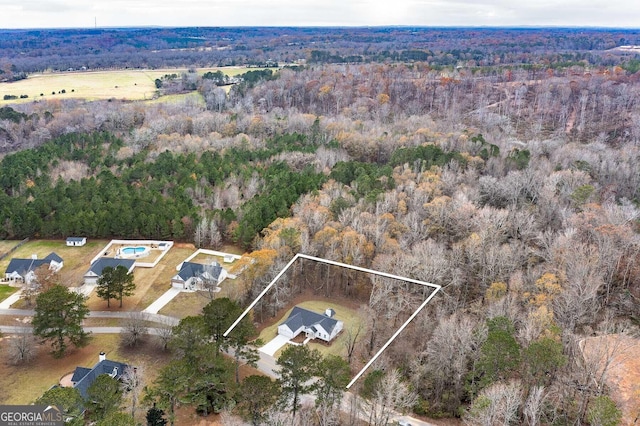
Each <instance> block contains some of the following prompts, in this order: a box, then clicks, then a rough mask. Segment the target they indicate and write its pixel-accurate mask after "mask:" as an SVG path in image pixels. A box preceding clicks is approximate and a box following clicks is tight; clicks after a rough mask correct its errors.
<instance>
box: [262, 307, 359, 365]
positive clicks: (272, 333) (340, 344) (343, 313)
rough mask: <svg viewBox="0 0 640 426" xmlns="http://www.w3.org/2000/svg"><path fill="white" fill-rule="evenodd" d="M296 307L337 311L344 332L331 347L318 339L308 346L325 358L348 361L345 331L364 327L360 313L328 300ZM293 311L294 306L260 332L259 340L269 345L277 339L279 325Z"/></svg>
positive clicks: (320, 310) (320, 311) (276, 354)
mask: <svg viewBox="0 0 640 426" xmlns="http://www.w3.org/2000/svg"><path fill="white" fill-rule="evenodd" d="M296 306H300V307H301V308H305V309H308V310H310V311H314V312H319V313H322V312H324V311H325V309H327V308H332V309H333V310H334V311H336V315H335V318H336V319H337V320H340V321H342V322H344V328H343V331H342V332H341V333H340V334H338V336H337V337H336V338H335V339H334V340H333V341H332V342H331V344H329V345H327V344H324V343H319V340H317V339H316V340H312V341H310V342H309V343H308V345H309V348H311V349H317V350H319V351H320V353H322V355H323V356H327V355H330V354H331V355H337V356H341V357H344V358H345V359H346V355H347V352H346V348H345V342H346V333H345V331H346V330H349V329H355V328H357V327H358V326H359V325H362V326H363V327H364V322H363V320H362V318H360V316H359V315H358V311H356V310H354V309H351V308H348V307H346V306H342V305H338V304H337V303H335V302H333V301H326V300H309V301H305V302H300V303H297V304H296ZM292 310H293V306H291V308H290V309H288V310H287V311H286V312H285V313H284V315H282V316H280V317H279V318H278V319H277V321H275V322H273V323H272V324H270V325H268V326H267V327H265V328H264V329H262V331H261V332H260V336H259V338H260V339H262V341H263V342H264V343H268V342H269V341H270V340H271V339H273V338H274V337H276V335H277V334H278V325H280V324H282V323H283V322H284V321H285V320H286V319H287V318H288V317H289V314H290V313H291V311H292ZM361 334H364V333H363V332H362V333H361ZM281 351H282V349H280V350H278V351H277V352H276V353H275V355H274V357H275V358H278V356H279V355H280V352H281Z"/></svg>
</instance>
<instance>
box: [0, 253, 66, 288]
mask: <svg viewBox="0 0 640 426" xmlns="http://www.w3.org/2000/svg"><path fill="white" fill-rule="evenodd" d="M63 263H64V262H63V261H62V258H61V257H60V256H58V255H57V254H55V253H53V252H51V253H49V254H48V255H47V257H45V258H44V259H38V257H37V256H36V255H33V256H32V257H31V259H15V258H14V259H11V261H10V262H9V266H7V269H6V270H5V273H4V278H5V279H6V280H8V281H12V282H25V283H27V284H31V283H32V282H33V281H34V280H35V278H36V269H38V268H39V267H41V266H43V265H46V266H47V267H48V268H49V270H50V271H53V272H57V271H59V270H60V269H61V268H62V266H63Z"/></svg>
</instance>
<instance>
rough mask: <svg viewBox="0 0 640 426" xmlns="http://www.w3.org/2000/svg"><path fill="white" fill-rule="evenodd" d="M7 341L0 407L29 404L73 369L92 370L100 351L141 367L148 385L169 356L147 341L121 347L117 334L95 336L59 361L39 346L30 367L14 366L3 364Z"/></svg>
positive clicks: (0, 355)
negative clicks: (129, 347) (133, 345)
mask: <svg viewBox="0 0 640 426" xmlns="http://www.w3.org/2000/svg"><path fill="white" fill-rule="evenodd" d="M8 339H9V338H8V337H4V338H3V339H2V340H3V342H2V344H1V345H0V359H1V361H0V389H2V392H0V404H30V403H31V402H33V401H34V400H35V399H36V398H38V397H39V396H40V395H42V393H44V392H45V391H46V390H47V389H49V388H50V387H51V386H53V385H55V384H57V383H58V381H59V380H60V378H61V377H63V376H64V375H66V374H68V373H70V372H72V371H73V370H74V369H75V368H76V366H82V367H93V366H94V365H95V364H96V363H97V362H98V354H99V353H100V352H101V351H104V352H106V353H107V358H109V359H113V360H117V361H121V362H125V363H129V364H131V365H135V366H141V367H143V371H144V373H145V376H146V377H147V383H150V381H151V380H153V379H154V378H155V377H156V375H157V371H158V369H160V368H161V367H162V366H163V365H165V364H166V363H167V362H168V361H169V355H168V354H167V353H164V352H162V351H158V350H157V349H156V348H155V347H154V346H153V345H152V344H151V343H150V342H149V343H146V344H145V345H143V346H141V347H140V348H138V349H134V350H132V349H126V348H121V347H120V337H119V336H118V335H114V334H99V335H98V334H96V335H94V336H93V338H92V340H91V343H90V344H89V345H88V346H86V347H84V348H81V349H75V348H72V349H69V350H68V352H67V354H66V355H65V356H64V357H63V358H61V359H55V358H53V357H52V356H51V355H50V354H49V350H50V348H49V346H48V345H46V344H45V345H40V347H39V350H38V355H37V357H36V358H35V359H34V360H33V361H31V362H30V363H29V364H27V365H20V366H13V365H8V364H7V363H6V362H5V360H6V356H5V351H6V350H7V345H6V344H5V342H6V341H7V340H8Z"/></svg>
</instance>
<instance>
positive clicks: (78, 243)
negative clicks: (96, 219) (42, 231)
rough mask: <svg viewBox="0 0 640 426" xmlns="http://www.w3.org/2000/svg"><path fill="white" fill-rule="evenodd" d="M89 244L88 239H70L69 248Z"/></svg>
mask: <svg viewBox="0 0 640 426" xmlns="http://www.w3.org/2000/svg"><path fill="white" fill-rule="evenodd" d="M85 244H87V237H68V238H67V247H82V246H83V245H85Z"/></svg>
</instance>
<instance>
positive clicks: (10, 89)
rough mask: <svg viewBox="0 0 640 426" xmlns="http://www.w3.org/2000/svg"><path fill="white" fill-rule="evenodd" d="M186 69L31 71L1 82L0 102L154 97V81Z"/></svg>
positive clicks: (233, 70) (230, 71)
mask: <svg viewBox="0 0 640 426" xmlns="http://www.w3.org/2000/svg"><path fill="white" fill-rule="evenodd" d="M257 69H260V68H251V69H249V68H244V67H222V68H198V69H197V70H196V72H197V73H198V74H204V73H206V72H208V71H212V72H215V71H218V70H219V71H222V72H223V73H224V74H226V75H228V76H230V77H233V76H236V75H239V74H243V73H245V72H247V71H250V70H257ZM183 72H187V70H186V69H184V68H183V69H180V68H178V69H171V68H167V69H157V70H110V71H69V72H56V73H53V72H52V73H43V74H32V75H30V76H29V77H28V78H26V79H24V80H19V81H14V82H10V83H0V105H7V104H12V103H24V102H32V101H34V100H36V101H39V100H55V99H86V100H99V99H112V98H113V99H124V100H143V99H153V98H154V95H155V92H156V90H157V89H156V86H155V80H156V79H157V78H162V77H163V76H164V75H166V74H178V76H180V74H181V73H183ZM63 90H64V93H62V91H63ZM41 94H42V95H41ZM5 95H13V96H18V97H20V95H27V96H28V98H26V99H13V100H4V96H5Z"/></svg>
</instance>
